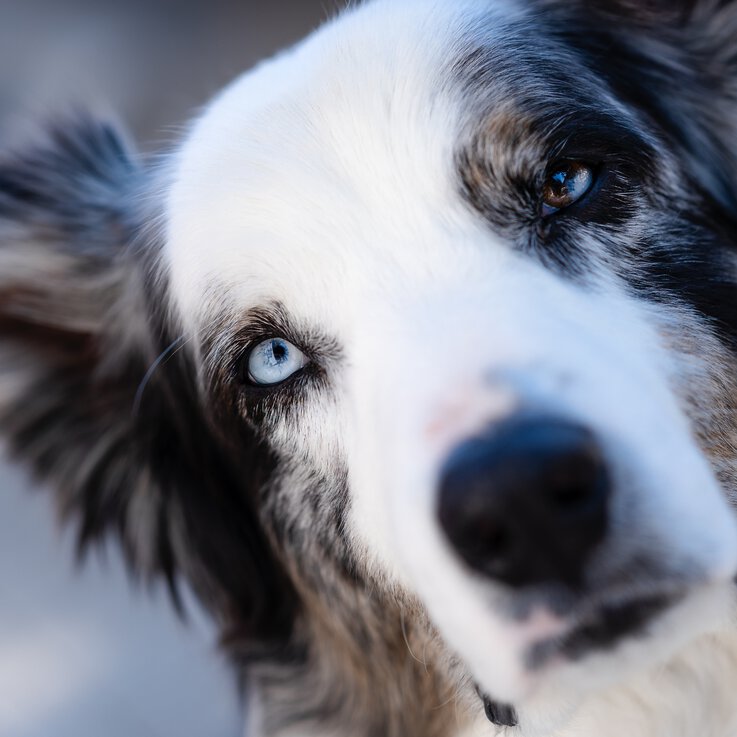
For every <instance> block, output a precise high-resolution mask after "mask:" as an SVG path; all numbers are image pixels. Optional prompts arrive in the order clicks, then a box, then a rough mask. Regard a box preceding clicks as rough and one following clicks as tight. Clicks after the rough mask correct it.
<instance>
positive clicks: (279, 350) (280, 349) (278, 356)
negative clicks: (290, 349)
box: [271, 340, 287, 363]
mask: <svg viewBox="0 0 737 737" xmlns="http://www.w3.org/2000/svg"><path fill="white" fill-rule="evenodd" d="M271 351H272V353H273V354H274V360H275V361H276V362H277V363H281V362H282V361H284V359H285V358H286V357H287V347H286V346H285V345H284V343H281V342H279V341H276V340H275V341H274V342H273V343H272V344H271Z"/></svg>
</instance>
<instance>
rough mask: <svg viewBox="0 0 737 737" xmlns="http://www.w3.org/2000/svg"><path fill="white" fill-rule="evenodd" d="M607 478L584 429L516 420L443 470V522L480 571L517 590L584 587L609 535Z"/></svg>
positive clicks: (476, 441) (461, 451)
mask: <svg viewBox="0 0 737 737" xmlns="http://www.w3.org/2000/svg"><path fill="white" fill-rule="evenodd" d="M608 496H609V476H608V473H607V468H606V464H605V462H604V459H603V456H602V452H601V448H600V446H599V444H598V443H597V441H596V439H595V438H594V436H593V434H592V433H591V432H590V431H589V430H587V429H586V428H585V427H581V426H579V425H576V424H574V423H571V422H568V421H566V420H562V419H556V418H545V417H543V418H541V417H517V418H514V419H510V420H506V421H505V422H503V423H500V424H498V425H495V426H494V427H493V428H492V429H491V430H490V431H489V432H488V433H486V434H485V435H483V436H481V437H477V438H473V439H471V440H467V441H465V442H464V443H463V444H462V445H460V446H459V447H457V448H456V449H455V451H454V452H453V453H452V454H451V456H450V458H449V460H448V462H447V463H446V465H445V467H444V470H443V473H442V476H441V482H440V496H439V507H438V516H439V519H440V524H441V526H442V528H443V530H444V531H445V533H446V535H447V536H448V538H449V539H450V542H451V543H452V545H453V547H454V548H455V550H456V551H457V553H458V554H459V555H460V556H461V557H462V558H463V560H464V561H465V562H466V563H467V564H468V565H469V566H470V567H471V568H473V569H474V570H476V571H478V572H480V573H483V574H484V575H486V576H489V577H490V578H493V579H495V580H498V581H501V582H503V583H506V584H509V585H511V586H525V585H528V584H534V583H545V582H562V583H565V584H568V585H570V586H574V587H576V586H579V585H580V584H581V583H582V576H583V574H584V572H585V570H586V564H587V563H588V561H589V558H590V554H591V552H592V551H593V550H594V548H595V547H596V546H597V545H598V544H599V543H600V542H601V541H602V539H603V537H604V535H605V533H606V527H607V499H608Z"/></svg>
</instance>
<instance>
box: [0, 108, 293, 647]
mask: <svg viewBox="0 0 737 737" xmlns="http://www.w3.org/2000/svg"><path fill="white" fill-rule="evenodd" d="M147 179H148V174H147V173H146V172H145V171H144V169H143V168H142V167H141V166H140V165H139V164H137V163H136V159H135V157H134V156H133V155H132V154H131V153H130V151H129V150H128V148H127V147H126V145H125V144H124V143H123V139H122V138H121V136H120V135H119V134H118V133H117V132H116V131H115V130H114V129H113V128H111V127H110V126H108V125H105V124H100V123H97V122H94V121H89V120H82V121H78V122H77V123H75V124H73V125H71V126H70V127H68V128H62V129H58V130H56V131H55V132H52V133H51V134H50V135H49V137H48V140H47V141H46V142H45V143H44V144H42V145H40V146H37V147H36V148H34V149H32V150H30V151H28V152H26V153H24V154H21V155H19V156H16V157H14V158H11V159H6V160H4V161H0V431H1V432H2V434H3V436H4V438H5V439H6V440H7V442H8V444H9V447H10V450H11V452H12V453H13V454H15V455H16V456H17V457H20V458H21V459H23V460H24V461H25V462H26V463H27V464H29V465H30V466H31V467H32V469H33V470H34V471H35V472H36V474H37V475H38V476H40V477H41V478H42V479H43V480H44V482H45V483H47V484H48V485H49V486H51V487H52V488H53V490H54V491H55V492H56V498H57V499H58V500H59V504H60V508H61V511H62V513H63V514H64V516H65V517H67V518H71V519H72V520H74V521H76V522H77V524H78V529H79V543H80V549H84V548H85V547H86V546H87V545H88V543H90V542H92V541H94V540H96V539H99V538H101V537H102V536H104V535H106V534H107V533H109V532H112V533H115V534H117V535H118V537H119V539H120V540H121V541H122V544H123V546H124V549H125V551H126V553H127V558H128V561H129V563H130V564H131V567H132V569H133V570H134V571H137V572H140V573H142V574H144V575H146V576H152V575H156V574H163V575H164V576H165V577H166V579H167V580H168V581H169V583H170V585H171V587H172V591H173V592H174V594H175V597H176V585H175V583H176V581H177V579H178V578H179V577H180V576H185V577H186V578H187V579H188V580H189V581H190V582H191V584H192V585H193V586H194V588H195V590H196V591H197V592H198V594H199V595H200V597H201V598H202V600H203V601H204V603H205V604H206V605H207V606H208V607H209V608H210V610H211V611H213V613H214V614H215V615H216V617H218V618H219V619H220V622H221V625H222V627H223V632H224V634H225V635H226V636H227V637H228V638H229V639H230V640H231V641H235V642H236V643H237V644H240V645H242V646H243V647H246V646H250V645H253V644H256V645H257V646H261V645H262V644H266V643H268V644H269V645H271V646H278V645H279V644H280V643H283V642H284V640H285V638H286V637H287V636H288V633H289V629H290V626H291V622H292V616H293V613H294V606H295V600H294V597H293V594H292V590H291V588H290V586H289V584H288V582H287V581H286V580H285V576H284V575H283V573H282V570H281V568H280V566H279V565H278V563H277V562H276V558H275V556H274V554H273V553H272V552H271V548H270V547H269V544H268V543H267V541H266V536H265V534H264V532H263V530H262V527H261V525H260V524H259V521H258V518H257V515H256V513H255V509H254V503H253V500H254V497H255V493H254V490H255V487H258V486H259V484H261V483H263V477H264V475H265V474H266V473H267V472H268V469H269V466H270V464H271V462H272V461H271V459H270V458H269V457H268V456H267V454H266V453H265V451H263V450H262V449H260V448H259V449H257V447H256V441H255V439H254V438H251V437H245V436H244V437H239V439H238V442H239V449H238V452H237V453H233V452H229V448H228V446H227V439H225V438H222V437H221V433H219V432H218V430H217V428H216V427H214V426H213V424H212V422H211V420H210V419H209V417H208V413H207V412H206V410H205V406H206V404H207V403H206V402H203V400H202V398H201V397H200V395H199V392H198V387H197V382H196V378H195V377H196V371H195V369H194V367H193V365H192V364H191V362H190V359H189V358H188V352H187V351H186V350H184V349H182V348H183V346H182V340H181V338H180V336H179V335H178V334H177V332H176V331H175V329H174V328H173V327H171V326H170V325H169V323H168V320H167V318H166V314H167V309H166V299H165V291H166V284H165V277H164V276H163V275H162V274H161V273H160V269H159V267H158V263H157V262H158V253H159V250H160V249H159V248H158V245H157V243H156V237H155V235H153V234H152V233H151V232H149V233H148V235H146V233H145V231H146V221H147V220H148V219H149V218H153V219H155V217H156V213H154V214H152V215H151V216H148V215H146V214H145V210H146V209H147V208H148V207H149V204H148V203H149V202H150V199H151V198H150V196H148V195H147V194H146V190H147V189H148V183H147V181H146V180H147ZM151 230H152V229H151ZM247 432H248V431H247V429H243V433H246V434H247ZM249 447H250V448H251V449H252V451H253V452H251V453H249V452H248V448H249Z"/></svg>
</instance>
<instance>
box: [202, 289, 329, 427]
mask: <svg viewBox="0 0 737 737" xmlns="http://www.w3.org/2000/svg"><path fill="white" fill-rule="evenodd" d="M275 337H276V338H281V339H283V340H285V341H287V342H288V343H291V344H293V345H295V346H296V347H297V348H298V349H299V350H300V351H302V352H303V353H304V354H305V356H306V357H307V359H308V361H309V363H308V364H307V365H305V366H304V367H303V368H302V369H300V370H299V371H298V372H296V373H295V374H293V375H292V376H291V377H289V378H288V379H286V380H285V381H284V382H283V383H281V384H275V385H263V386H262V385H256V384H253V383H252V382H249V381H244V376H245V375H247V373H244V366H247V360H248V356H249V355H250V351H251V350H252V348H253V347H255V346H257V345H258V344H259V343H262V342H264V341H266V340H269V339H273V338H275ZM202 347H203V356H204V379H205V385H206V388H207V389H208V391H210V392H212V393H213V394H214V395H215V397H216V403H217V404H218V406H219V407H221V408H222V410H223V411H225V412H227V413H229V414H232V415H235V416H236V417H239V418H241V419H242V420H246V421H247V422H248V423H249V424H251V425H252V426H256V427H257V426H259V425H260V424H261V423H263V421H264V420H265V419H266V417H267V416H269V415H271V414H274V413H278V415H279V416H281V417H288V416H289V415H290V414H293V413H296V412H299V411H300V408H301V407H302V405H303V402H304V401H306V400H307V399H308V398H310V397H313V396H314V394H315V393H316V392H320V391H326V390H327V389H328V380H327V374H326V372H325V365H326V364H327V363H329V362H335V361H337V360H339V358H340V356H341V351H340V348H339V346H338V344H337V341H335V340H334V339H332V338H330V337H328V336H326V335H325V334H324V333H321V332H318V331H316V330H310V329H309V328H307V329H304V328H303V329H297V328H296V327H295V324H294V321H293V320H291V319H290V316H289V314H288V312H287V310H286V309H285V308H284V307H283V306H282V305H280V304H278V303H273V304H271V305H268V306H266V307H261V308H257V309H253V310H250V311H249V312H248V313H247V314H245V315H244V316H243V317H242V318H240V319H239V320H238V319H234V318H233V313H232V311H230V310H223V314H222V316H221V317H220V319H218V320H216V321H214V322H213V323H212V324H211V328H210V330H209V332H208V334H207V335H205V336H204V338H203V346H202ZM272 350H273V351H274V357H275V358H276V359H277V360H283V359H284V358H285V357H286V353H287V351H288V347H287V346H285V345H284V344H282V343H281V342H280V341H278V340H275V341H274V342H273V344H272Z"/></svg>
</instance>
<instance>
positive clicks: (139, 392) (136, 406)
mask: <svg viewBox="0 0 737 737" xmlns="http://www.w3.org/2000/svg"><path fill="white" fill-rule="evenodd" d="M186 343H187V341H186V339H185V336H184V335H180V336H179V337H178V338H177V339H176V340H175V341H173V342H172V343H171V345H169V346H167V347H166V348H165V349H164V350H163V351H162V352H161V353H160V354H159V356H158V357H157V359H156V360H155V361H154V362H153V363H152V364H151V365H150V366H149V367H148V371H146V373H145V375H144V377H143V379H141V383H140V384H139V385H138V389H136V396H135V397H134V399H133V406H132V408H131V414H132V415H133V417H137V416H138V413H139V411H140V409H141V402H142V401H143V393H144V392H145V391H146V387H147V386H148V383H149V382H150V381H151V378H152V377H153V375H154V374H155V373H156V371H157V369H158V368H159V366H161V365H162V364H163V363H164V362H165V361H167V360H168V359H170V358H171V357H172V356H173V355H174V354H175V353H176V352H177V351H178V350H179V349H181V348H183V347H184V345H186Z"/></svg>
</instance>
